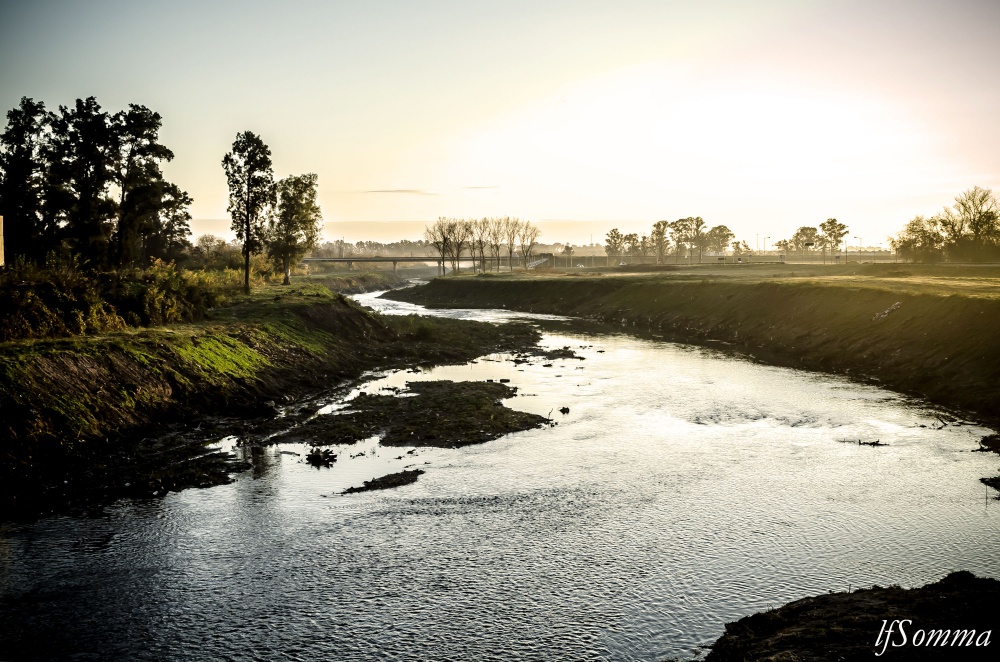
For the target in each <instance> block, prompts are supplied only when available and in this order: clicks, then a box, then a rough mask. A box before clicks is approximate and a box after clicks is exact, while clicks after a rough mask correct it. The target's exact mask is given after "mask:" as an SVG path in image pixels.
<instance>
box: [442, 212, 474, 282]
mask: <svg viewBox="0 0 1000 662" xmlns="http://www.w3.org/2000/svg"><path fill="white" fill-rule="evenodd" d="M448 229H449V231H450V236H451V242H450V243H449V247H450V249H451V270H452V272H454V273H456V274H459V273H462V268H461V259H462V252H463V251H464V250H465V248H466V246H467V245H468V244H469V243H470V242H471V240H472V226H471V224H470V223H469V222H468V221H466V220H465V219H464V218H463V219H452V220H450V221H449V222H448Z"/></svg>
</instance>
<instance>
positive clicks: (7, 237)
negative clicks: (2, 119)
mask: <svg viewBox="0 0 1000 662" xmlns="http://www.w3.org/2000/svg"><path fill="white" fill-rule="evenodd" d="M50 122H51V116H50V114H49V113H48V112H46V111H45V104H44V103H42V102H40V101H39V102H35V101H34V100H33V99H29V98H28V97H22V98H21V103H20V105H19V106H18V107H17V108H14V109H12V110H9V111H7V128H6V130H5V131H4V132H3V134H2V135H0V216H3V217H4V248H5V251H6V253H7V257H8V261H9V262H11V261H13V260H11V258H12V257H13V256H24V257H26V258H28V259H31V260H34V261H41V260H42V259H43V258H44V257H45V253H46V252H47V251H49V250H51V249H52V248H54V246H55V241H56V229H57V228H56V227H55V226H54V225H49V226H46V223H45V215H44V213H43V204H44V199H45V176H46V171H47V163H46V158H45V143H46V141H47V140H48V139H49V136H50V133H51V132H50Z"/></svg>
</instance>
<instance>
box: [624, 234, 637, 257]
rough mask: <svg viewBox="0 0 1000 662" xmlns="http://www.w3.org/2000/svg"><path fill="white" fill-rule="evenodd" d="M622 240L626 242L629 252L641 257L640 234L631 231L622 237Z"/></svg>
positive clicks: (626, 248)
mask: <svg viewBox="0 0 1000 662" xmlns="http://www.w3.org/2000/svg"><path fill="white" fill-rule="evenodd" d="M622 242H623V243H624V244H625V246H624V248H625V252H626V253H627V254H629V255H632V256H634V257H639V235H637V234H636V233H635V232H629V233H628V234H627V235H625V236H624V237H622Z"/></svg>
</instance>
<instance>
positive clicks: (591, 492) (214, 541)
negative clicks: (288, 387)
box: [0, 295, 1000, 660]
mask: <svg viewBox="0 0 1000 662" xmlns="http://www.w3.org/2000/svg"><path fill="white" fill-rule="evenodd" d="M357 298H358V299H359V300H360V301H361V302H362V303H364V304H365V305H371V306H373V307H377V308H379V309H381V310H382V311H383V312H385V313H386V314H396V313H405V312H411V311H413V310H417V307H416V306H412V305H410V304H402V303H397V302H392V301H388V300H383V299H378V298H376V297H375V296H374V295H360V296H358V297H357ZM420 310H421V311H422V309H420ZM426 312H427V313H428V314H436V315H449V316H455V317H468V318H475V319H491V320H494V321H503V320H504V319H507V318H524V317H531V316H526V315H524V314H519V313H508V312H505V311H475V310H471V311H470V310H462V311H449V310H435V311H426ZM543 344H544V345H545V346H547V347H551V348H558V347H564V346H569V347H570V348H572V349H574V350H575V351H576V353H577V354H578V355H579V356H580V357H582V360H580V359H557V360H552V361H548V360H532V361H531V362H530V363H527V364H525V363H515V362H514V361H512V360H511V357H509V356H502V355H496V356H488V357H483V358H481V359H479V360H478V361H476V362H472V363H469V364H467V365H462V366H450V367H438V368H433V369H428V370H421V371H418V372H413V371H409V372H408V371H399V372H393V373H380V374H377V375H371V376H370V377H369V380H368V381H367V382H365V383H362V384H358V385H355V387H354V388H348V389H347V390H344V389H339V390H332V391H331V393H330V394H328V395H327V396H324V397H325V398H326V399H325V400H324V401H323V402H321V403H320V404H324V405H325V411H329V412H335V411H336V410H337V409H339V408H342V407H343V406H344V402H345V400H347V399H350V398H351V397H353V395H356V394H357V392H358V391H360V390H364V391H368V392H372V391H375V390H378V389H382V388H384V387H391V386H399V387H403V386H405V383H406V382H407V381H413V380H425V379H453V380H481V379H501V378H502V379H510V380H511V385H512V386H516V387H517V388H518V394H517V396H516V397H514V398H512V399H510V400H509V401H507V404H508V406H511V407H513V408H516V409H521V410H524V411H530V412H534V413H538V414H542V415H545V416H548V417H550V418H552V419H553V422H554V423H556V424H555V425H551V426H547V427H544V428H540V429H535V430H530V431H527V432H521V433H516V434H513V435H509V436H507V437H504V438H501V439H498V440H495V441H492V442H489V443H486V444H483V445H480V446H472V447H466V448H462V449H418V450H416V451H415V452H413V453H407V449H400V448H380V447H379V446H378V444H377V441H376V440H374V439H373V440H369V441H368V442H364V443H361V444H359V445H357V446H351V447H343V448H341V449H340V450H339V452H340V454H341V459H340V460H339V461H338V462H337V463H336V464H335V465H334V466H333V468H330V469H315V468H313V467H311V466H309V465H308V464H306V463H305V462H304V461H303V455H304V452H305V450H306V448H305V447H304V446H301V445H294V444H286V445H280V446H274V447H268V448H265V449H263V450H258V451H256V453H254V454H253V460H254V469H253V470H252V471H247V472H245V473H244V474H241V475H238V476H237V478H236V481H235V482H234V483H232V484H230V485H223V486H218V487H213V488H209V489H190V490H186V491H183V492H180V493H171V494H169V495H168V496H167V497H165V498H162V499H151V500H123V501H120V502H118V503H116V504H114V505H113V506H110V507H108V508H107V509H106V512H105V515H104V516H103V517H97V518H76V517H50V518H47V519H43V520H41V521H38V522H35V523H32V524H3V525H0V623H3V624H4V625H3V628H2V629H3V630H4V632H3V633H0V644H4V645H5V646H6V648H7V651H6V653H5V651H4V650H3V648H4V646H0V658H3V659H8V657H9V659H32V658H37V659H45V658H50V657H52V658H69V657H71V656H73V659H80V660H91V659H95V660H96V659H135V660H194V659H211V660H216V659H228V660H372V659H386V660H518V659H532V660H533V659H560V660H605V659H606V660H663V659H669V658H677V659H691V658H694V657H696V656H698V655H699V654H702V653H703V652H704V649H703V648H702V646H704V645H705V644H708V643H710V642H712V641H713V640H714V639H715V638H717V637H718V636H719V635H720V634H721V633H722V629H723V624H724V623H725V622H727V621H732V620H736V619H737V618H740V617H742V616H745V615H747V614H750V613H752V612H755V611H759V610H762V609H766V608H768V607H775V606H778V605H780V604H783V603H785V602H787V601H789V600H793V599H796V598H801V597H804V596H808V595H814V594H819V593H825V592H827V591H843V590H847V589H849V588H857V587H862V586H865V587H866V586H871V585H873V584H881V585H886V584H900V585H902V586H917V585H922V584H924V583H928V582H931V581H935V580H937V579H939V578H941V577H942V576H943V575H944V574H946V573H947V572H949V571H952V570H970V571H972V572H973V573H975V574H977V575H986V576H992V577H1000V556H998V555H997V554H996V542H997V541H998V540H1000V502H998V501H996V500H994V499H993V496H994V495H995V494H996V493H995V492H994V493H992V494H991V493H990V491H989V490H988V489H987V488H986V487H985V486H984V485H982V484H981V483H980V482H979V478H980V477H983V476H989V475H995V474H996V470H997V467H998V464H1000V462H998V460H997V457H996V456H995V455H991V454H986V453H976V452H971V451H973V449H975V448H977V446H978V444H977V441H978V439H979V438H980V437H981V436H983V435H985V434H988V433H989V432H990V431H989V430H987V429H985V428H983V427H980V426H977V425H975V424H971V423H960V422H950V423H949V424H947V425H946V424H944V422H943V421H942V420H941V419H940V418H939V415H940V414H941V412H940V411H938V410H935V409H934V408H933V407H930V406H928V405H927V404H926V403H922V402H920V401H915V400H912V399H909V398H905V397H903V396H900V395H898V394H894V393H891V392H888V391H884V390H881V389H878V388H875V387H871V386H864V385H859V384H856V383H852V382H850V381H848V380H846V379H843V378H839V377H833V376H829V375H822V374H815V373H808V372H802V371H796V370H792V369H787V368H776V367H770V366H765V365H759V364H756V363H753V362H751V361H748V360H744V359H740V358H738V357H733V356H731V355H727V354H723V353H721V352H716V351H713V350H709V349H703V348H696V347H692V346H685V345H678V344H673V343H667V342H663V341H659V340H656V339H643V338H637V337H634V336H628V335H600V336H587V335H581V334H579V333H574V332H559V331H550V332H547V333H546V334H545V335H544V338H543ZM546 364H550V366H549V367H546ZM563 407H567V408H568V409H569V412H568V413H566V414H563V413H561V412H560V409H561V408H563ZM859 439H860V440H863V441H866V442H868V441H874V440H876V439H878V440H880V441H881V442H882V443H883V444H887V445H885V446H880V447H871V446H860V445H858V444H857V441H856V440H859ZM843 440H854V442H853V443H845V442H844V441H843ZM220 441H221V443H222V444H223V445H229V446H230V447H231V446H232V442H233V440H232V439H224V440H220ZM241 452H245V451H242V450H241ZM352 455H353V456H356V457H350V456H352ZM410 466H416V467H420V468H423V469H425V470H426V473H425V474H424V475H422V476H421V477H420V479H419V480H418V481H417V483H415V484H412V485H408V486H405V487H402V488H398V489H394V490H388V491H379V492H368V493H361V494H351V495H341V494H340V492H341V491H342V490H343V489H344V488H346V487H348V486H351V485H359V484H360V482H361V481H362V480H367V479H370V478H373V477H376V476H380V475H384V474H387V473H390V472H393V471H399V470H400V469H402V468H403V467H410ZM873 636H874V632H873Z"/></svg>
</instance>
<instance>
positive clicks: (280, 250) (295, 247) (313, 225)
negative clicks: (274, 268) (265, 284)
mask: <svg viewBox="0 0 1000 662" xmlns="http://www.w3.org/2000/svg"><path fill="white" fill-rule="evenodd" d="M277 194H278V213H277V214H276V215H274V216H272V217H271V222H270V224H269V227H268V231H267V253H268V255H269V256H270V257H271V258H272V259H273V260H275V262H277V263H279V264H280V265H281V269H282V272H283V273H284V279H285V280H284V284H285V285H288V284H289V283H290V278H289V275H290V273H291V268H292V263H293V262H297V261H298V260H299V259H300V258H302V256H304V255H305V254H306V253H307V252H308V251H309V250H310V249H311V248H312V247H313V246H315V245H316V242H317V240H318V239H319V223H320V220H321V218H322V217H321V215H320V210H319V205H318V204H316V175H315V174H314V173H309V174H307V175H299V176H294V175H293V176H290V177H286V178H285V179H282V180H281V181H280V182H278V186H277Z"/></svg>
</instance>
